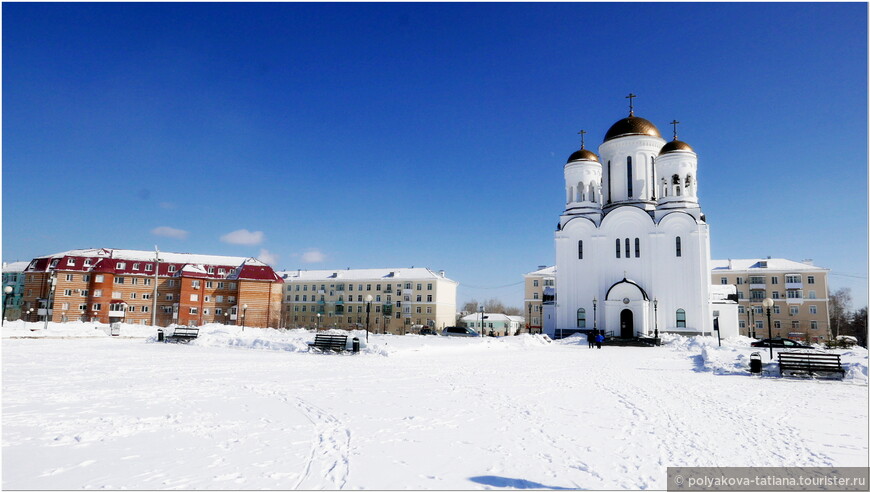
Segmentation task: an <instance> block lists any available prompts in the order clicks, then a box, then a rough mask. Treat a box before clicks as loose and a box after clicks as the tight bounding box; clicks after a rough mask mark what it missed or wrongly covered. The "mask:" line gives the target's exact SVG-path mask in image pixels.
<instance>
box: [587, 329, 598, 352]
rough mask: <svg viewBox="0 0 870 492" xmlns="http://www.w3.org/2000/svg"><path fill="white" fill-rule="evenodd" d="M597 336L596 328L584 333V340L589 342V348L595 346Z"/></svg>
mask: <svg viewBox="0 0 870 492" xmlns="http://www.w3.org/2000/svg"><path fill="white" fill-rule="evenodd" d="M596 336H598V330H593V331H590V332H589V333H588V334H587V335H586V341H587V342H589V348H595V337H596Z"/></svg>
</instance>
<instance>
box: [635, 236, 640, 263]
mask: <svg viewBox="0 0 870 492" xmlns="http://www.w3.org/2000/svg"><path fill="white" fill-rule="evenodd" d="M634 257H635V258H640V238H639V237H636V238H634Z"/></svg>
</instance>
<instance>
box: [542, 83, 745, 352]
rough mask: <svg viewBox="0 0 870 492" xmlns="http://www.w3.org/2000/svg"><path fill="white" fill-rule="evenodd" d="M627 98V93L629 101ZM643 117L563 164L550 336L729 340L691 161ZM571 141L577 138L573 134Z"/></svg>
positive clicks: (731, 327) (730, 306)
mask: <svg viewBox="0 0 870 492" xmlns="http://www.w3.org/2000/svg"><path fill="white" fill-rule="evenodd" d="M632 97H635V96H634V95H629V101H631V98H632ZM671 123H672V124H673V125H674V138H673V140H672V141H670V142H667V141H665V139H663V138H662V136H661V133H660V132H659V130H658V128H656V126H655V125H653V124H652V123H651V122H649V121H648V120H646V119H644V118H640V117H637V116H634V109H633V105H631V104H630V110H629V116H628V117H627V118H623V119H621V120H619V121H617V122H616V123H614V124H613V126H611V127H610V129H609V130H607V133H606V134H605V136H604V142H603V143H602V144H601V145H599V146H598V154H597V155H596V154H595V153H594V152H592V151H590V150H587V149H586V148H585V145H584V144H581V146H580V150H578V151H576V152H574V153H573V154H571V156H570V157H569V158H568V162H567V164H565V169H564V171H565V211H564V212H563V213H562V216H561V217H560V220H559V225H558V228H557V230H556V233H555V239H556V299H555V305H554V311H555V312H554V314H555V316H554V317H555V323H553V328H554V330H563V331H570V332H577V331H583V332H586V331H590V330H592V329H594V328H597V329H599V330H603V331H604V332H606V333H608V334H612V336H614V337H620V338H635V337H643V336H654V335H655V334H656V333H666V332H668V333H683V334H686V335H695V334H708V335H714V334H715V332H714V331H713V325H714V323H713V319H714V316H715V317H718V319H719V321H718V323H717V324H718V326H719V329H720V334H721V336H722V337H723V338H724V337H727V336H732V335H736V334H737V333H738V328H737V305H736V302H732V301H728V300H727V299H726V297H727V293H728V292H725V291H723V290H722V287H725V288H726V289H727V288H728V287H729V286H711V284H710V282H711V275H710V227H709V225H708V224H707V221H706V218H705V217H704V213H703V212H702V211H701V206H700V204H699V203H698V186H699V182H698V156H697V154H695V152H694V150H692V147H690V146H689V145H688V144H687V143H685V142H682V141H680V140H677V135H676V124H677V123H678V122H677V121H673V122H671ZM580 133H581V135H582V134H584V133H585V132H583V131H581V132H580Z"/></svg>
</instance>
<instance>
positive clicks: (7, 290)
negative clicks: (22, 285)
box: [0, 285, 14, 326]
mask: <svg viewBox="0 0 870 492" xmlns="http://www.w3.org/2000/svg"><path fill="white" fill-rule="evenodd" d="M13 290H14V289H13V288H12V286H11V285H7V286H6V287H3V293H4V294H6V297H4V298H3V317H2V318H0V326H2V325H3V323H4V322H5V321H6V304H8V303H9V294H11V293H12V291H13Z"/></svg>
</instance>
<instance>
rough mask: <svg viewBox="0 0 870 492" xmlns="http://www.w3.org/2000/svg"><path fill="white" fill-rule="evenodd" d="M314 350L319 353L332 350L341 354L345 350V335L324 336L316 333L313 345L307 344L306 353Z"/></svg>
mask: <svg viewBox="0 0 870 492" xmlns="http://www.w3.org/2000/svg"><path fill="white" fill-rule="evenodd" d="M312 348H315V349H317V350H319V351H321V352H323V351H326V350H332V351H334V352H343V351H345V350H347V335H326V334H322V333H318V334H317V335H314V343H309V344H308V351H309V352H310V351H311V349H312Z"/></svg>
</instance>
